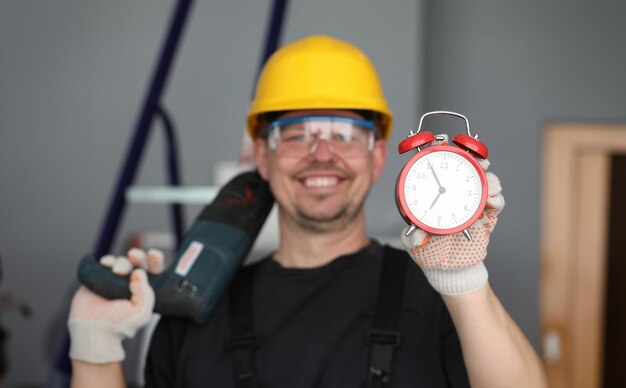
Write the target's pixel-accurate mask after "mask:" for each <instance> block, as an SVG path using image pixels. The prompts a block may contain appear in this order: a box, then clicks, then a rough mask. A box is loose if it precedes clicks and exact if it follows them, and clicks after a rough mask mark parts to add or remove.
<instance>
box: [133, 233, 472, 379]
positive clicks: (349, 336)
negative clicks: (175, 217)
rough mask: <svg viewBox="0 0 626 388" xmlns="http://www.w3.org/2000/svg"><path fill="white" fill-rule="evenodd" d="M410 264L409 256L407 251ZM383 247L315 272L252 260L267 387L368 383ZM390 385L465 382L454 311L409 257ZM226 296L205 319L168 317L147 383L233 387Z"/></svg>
mask: <svg viewBox="0 0 626 388" xmlns="http://www.w3.org/2000/svg"><path fill="white" fill-rule="evenodd" d="M402 254H404V255H405V256H406V260H409V261H410V260H411V259H410V258H409V256H408V255H407V254H405V253H402ZM382 256H383V248H382V246H381V245H379V244H378V243H376V242H373V243H372V244H370V245H369V246H368V247H366V248H364V249H362V250H361V251H359V252H357V253H355V254H350V255H346V256H342V257H339V258H337V259H335V260H334V261H332V262H331V263H329V264H327V265H325V266H323V267H319V268H313V269H293V268H283V267H282V266H281V265H280V264H278V263H277V262H276V261H274V260H273V259H272V258H266V259H264V260H262V261H261V262H258V263H256V264H253V265H256V266H258V268H257V269H256V271H255V275H254V276H255V278H254V283H253V286H252V290H253V317H254V322H255V330H256V333H257V335H258V336H259V342H260V347H259V348H258V349H257V350H256V352H255V357H256V358H255V361H256V368H257V376H258V381H259V385H260V387H261V388H278V387H285V388H308V387H311V388H313V387H324V388H333V387H337V388H350V387H354V388H359V387H364V386H366V385H365V384H366V381H367V377H368V376H367V373H368V367H369V364H368V361H369V347H368V346H367V345H366V343H365V337H366V333H367V331H368V330H369V329H370V328H371V325H372V316H373V312H374V307H375V302H376V295H377V288H378V282H379V273H380V268H381V264H382ZM408 264H409V265H407V271H406V282H405V289H404V296H403V303H402V306H403V307H402V315H401V318H400V325H399V331H400V332H401V334H402V343H401V345H400V348H399V349H397V351H396V352H395V355H394V363H393V370H392V374H391V385H390V387H416V388H417V387H428V388H438V387H453V388H457V387H469V382H468V380H467V374H466V371H465V366H464V363H463V358H462V354H461V348H460V344H459V340H458V337H457V334H456V331H455V329H454V326H453V325H452V321H451V319H450V316H449V314H448V312H447V310H446V308H445V305H444V304H443V301H442V299H441V297H440V295H439V294H437V293H436V292H435V291H434V290H433V289H432V288H431V287H430V285H429V284H428V283H427V281H426V278H425V277H424V275H423V274H422V272H421V270H420V269H419V268H418V267H417V265H415V264H414V263H413V262H411V263H408ZM229 332H230V327H229V318H228V295H225V296H224V297H223V298H222V300H221V301H220V303H219V304H218V306H217V307H216V310H215V311H214V313H213V316H212V317H211V319H210V320H209V321H208V322H207V323H206V324H204V325H197V324H195V323H194V322H192V321H190V320H187V319H181V318H169V317H163V318H161V321H160V322H159V325H158V327H157V329H156V330H155V332H154V335H153V337H152V343H151V347H150V351H149V354H148V359H147V363H146V372H145V374H146V376H145V377H146V387H149V388H155V387H157V388H161V387H163V388H166V387H167V388H173V387H176V388H182V387H216V388H231V387H234V372H233V363H232V358H231V355H230V353H229V352H228V351H227V350H225V342H226V340H227V339H228V338H229Z"/></svg>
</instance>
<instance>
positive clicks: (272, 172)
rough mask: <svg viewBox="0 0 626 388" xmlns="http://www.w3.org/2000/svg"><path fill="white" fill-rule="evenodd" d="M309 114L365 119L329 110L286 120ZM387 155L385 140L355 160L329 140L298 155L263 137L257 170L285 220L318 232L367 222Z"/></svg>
mask: <svg viewBox="0 0 626 388" xmlns="http://www.w3.org/2000/svg"><path fill="white" fill-rule="evenodd" d="M308 115H325V116H326V115H328V116H341V117H352V118H361V117H360V116H359V115H358V114H356V113H354V112H352V111H346V110H333V109H323V110H304V111H293V112H289V113H287V114H285V115H283V116H281V119H285V118H292V117H300V116H308ZM385 157H386V150H385V143H384V141H382V140H376V141H375V143H374V148H373V150H372V151H369V152H367V153H366V154H365V155H363V156H358V157H350V158H342V156H341V155H337V154H336V153H335V152H334V151H333V149H332V147H331V146H330V145H329V143H328V142H327V141H326V140H318V141H317V143H316V146H313V147H312V149H311V152H308V153H304V154H303V155H299V156H297V157H296V156H281V155H277V154H276V153H275V152H273V151H272V150H270V149H269V147H268V144H267V141H265V140H263V139H257V140H256V142H255V158H256V163H257V167H258V169H259V173H260V174H261V176H263V178H265V179H267V180H268V181H269V184H270V187H271V189H272V192H273V193H274V197H275V198H276V202H277V203H278V205H279V209H280V219H281V222H282V223H288V224H290V225H291V224H293V225H297V226H298V227H300V228H302V229H305V230H308V231H311V232H316V233H324V232H327V231H333V230H340V229H342V228H346V227H348V226H351V225H352V224H353V223H354V222H361V223H362V224H364V214H363V203H364V201H365V197H366V196H367V193H368V192H369V189H370V187H371V185H372V183H373V182H374V181H376V180H377V179H378V178H379V177H380V174H381V172H382V169H383V166H384V162H385Z"/></svg>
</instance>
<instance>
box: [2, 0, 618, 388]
mask: <svg viewBox="0 0 626 388" xmlns="http://www.w3.org/2000/svg"><path fill="white" fill-rule="evenodd" d="M171 3H173V2H166V1H164V0H159V1H154V0H153V1H147V0H144V1H135V2H128V1H121V0H117V1H107V2H79V1H69V0H59V1H56V2H38V1H34V0H5V1H2V2H0V254H1V255H2V258H3V267H4V268H3V270H4V278H3V280H2V283H0V291H3V292H6V291H12V292H15V293H16V294H18V295H19V296H20V297H21V298H23V299H24V300H26V301H27V302H28V303H29V304H30V305H31V306H32V307H33V310H34V317H33V318H32V319H31V320H24V319H22V318H20V317H19V316H18V315H17V314H15V313H6V314H3V315H2V317H1V318H2V324H3V325H4V326H5V327H7V329H8V330H9V331H10V333H11V338H10V343H9V348H8V350H9V357H10V359H11V362H12V369H11V374H10V379H9V382H10V384H11V385H16V384H18V383H38V382H43V381H45V379H46V378H47V376H48V373H49V370H50V369H49V368H50V364H51V360H52V358H53V357H54V355H55V353H56V351H57V348H58V343H59V341H60V337H59V335H60V333H62V325H63V320H64V314H65V309H66V308H67V306H66V304H67V301H68V298H69V295H70V292H71V291H72V289H73V287H74V276H75V275H74V271H75V267H76V264H77V262H78V260H79V258H80V257H81V256H82V255H83V254H84V253H85V252H88V251H89V250H90V249H91V247H92V245H93V243H94V240H95V238H96V235H97V233H98V230H99V227H100V222H101V221H102V219H103V214H104V212H105V209H106V206H107V203H108V199H109V195H110V192H111V190H112V185H113V183H114V181H115V179H116V176H117V172H118V169H119V168H120V164H121V161H122V157H123V155H124V154H125V151H126V147H127V142H128V140H129V136H130V131H131V130H132V128H133V124H134V122H135V120H136V116H137V111H138V109H139V107H140V103H141V100H142V97H143V95H144V93H145V89H146V85H147V81H148V79H149V77H150V75H151V70H152V65H153V61H154V59H155V57H156V55H157V52H158V49H159V47H160V42H161V38H162V35H163V32H164V29H165V24H166V23H167V21H168V18H169V12H170V10H171ZM269 5H270V2H269V0H267V1H254V2H250V1H243V0H233V1H229V2H217V1H211V2H209V1H198V2H196V4H195V6H194V14H193V16H192V18H191V21H190V24H189V26H188V27H189V28H188V29H187V32H186V36H185V40H184V44H183V46H182V47H181V51H180V55H179V57H178V59H177V61H176V67H175V71H174V73H173V75H172V77H171V79H170V82H169V87H168V90H167V94H166V96H165V104H166V105H167V107H168V108H169V110H170V112H171V113H172V115H173V117H174V119H175V121H176V123H177V125H178V128H179V131H180V148H181V150H182V152H183V155H182V158H183V159H182V163H183V168H184V176H183V178H184V181H185V183H187V184H200V185H204V184H208V183H210V182H211V179H212V167H213V165H214V164H215V163H216V162H217V161H220V160H236V158H237V153H238V150H239V142H240V140H241V134H242V131H243V113H244V111H245V109H246V106H247V104H248V98H249V95H250V88H251V84H252V81H253V76H254V73H255V71H256V65H257V61H258V57H259V53H260V47H261V44H262V40H263V33H264V26H265V19H266V16H267V10H268V7H269ZM625 14H626V5H625V4H622V3H621V2H613V1H610V2H609V1H592V0H582V1H565V0H558V1H556V0H555V1H551V2H543V1H540V0H529V1H524V2H520V1H510V0H509V1H501V0H500V1H496V0H491V1H490V0H480V1H474V2H459V1H452V0H437V1H426V2H422V1H409V0H402V1H400V0H396V1H393V2H385V3H384V4H383V3H381V2H377V1H375V0H367V1H364V0H342V1H333V0H323V1H322V0H319V1H315V2H311V1H309V2H307V1H304V0H300V1H295V0H294V1H292V7H291V8H290V11H289V18H288V22H287V26H286V28H287V30H286V35H285V40H293V39H296V38H299V37H301V36H304V35H306V34H310V33H320V32H324V33H330V34H334V35H337V36H338V37H341V38H344V39H348V40H351V41H353V42H354V43H356V44H357V45H359V46H361V47H362V48H363V49H364V50H365V51H366V52H367V53H368V54H369V55H370V56H371V57H372V59H373V61H374V63H375V64H376V65H377V66H378V68H379V70H380V74H381V77H382V80H383V83H384V85H385V89H386V93H387V97H388V99H389V102H390V104H391V107H392V109H393V110H394V112H395V113H396V130H395V132H394V135H393V138H392V139H391V142H390V147H389V153H390V160H389V164H388V166H387V168H386V172H385V174H384V176H383V178H382V179H381V183H380V184H379V185H378V186H377V187H376V188H375V189H374V190H373V192H372V195H371V198H370V201H369V203H368V211H369V212H370V213H369V217H370V218H369V220H368V221H369V226H370V231H371V233H372V234H374V235H376V236H380V237H382V238H394V237H395V236H396V234H397V231H399V230H400V228H401V227H402V221H401V220H400V219H399V217H398V216H397V212H396V210H395V207H394V204H393V200H392V195H393V194H392V193H393V184H394V182H395V177H396V174H397V172H398V171H399V169H400V166H401V163H402V162H403V161H404V160H405V158H402V157H398V156H396V155H395V146H396V144H397V142H398V141H399V140H400V139H401V138H402V137H403V136H404V135H405V134H406V132H407V131H408V129H411V128H413V127H414V126H415V124H416V121H417V119H418V118H419V116H420V114H421V113H422V112H423V111H425V110H433V109H449V110H455V111H459V112H462V113H465V114H467V115H468V116H469V118H470V122H471V123H472V125H473V129H475V130H476V131H477V132H478V133H479V134H480V135H481V139H482V140H484V141H485V142H486V143H487V144H488V145H489V147H490V150H491V157H490V159H491V161H492V166H493V167H492V170H493V171H494V172H496V173H497V174H498V175H499V176H500V177H501V179H502V181H503V186H504V194H505V197H506V199H507V206H506V208H505V210H504V212H503V213H502V217H501V221H500V224H499V226H498V228H497V229H496V232H495V236H494V239H493V241H492V244H491V248H490V257H489V259H488V268H489V270H490V276H491V281H492V283H493V285H494V287H495V288H496V291H497V292H498V294H499V295H500V297H501V299H502V301H503V303H504V304H505V306H506V307H507V308H508V310H509V311H510V312H511V314H512V315H513V317H514V318H515V319H516V320H517V321H518V322H519V324H520V326H521V327H522V329H523V330H524V331H525V332H526V334H527V335H528V336H529V337H530V338H531V340H532V341H533V343H534V344H535V345H536V344H537V343H538V314H537V303H538V302H537V298H538V289H537V285H538V270H539V267H538V257H537V256H538V245H539V241H540V236H541V234H540V233H541V231H540V230H539V211H540V198H539V190H540V177H541V141H542V128H543V126H544V124H545V121H546V120H552V119H583V120H623V119H625V116H626V115H625V114H624V101H626V98H625V97H626V96H625V94H626V85H625V83H626V77H625V76H624V75H623V69H624V68H626V66H624V65H625V63H624V62H625V60H626V54H625V53H624V49H623V44H622V43H621V42H620V39H621V38H622V37H623V36H626V25H625V24H624V23H623V22H622V20H621V19H623V15H625ZM453 124H454V123H450V125H453ZM446 125H448V124H447V123H446ZM163 176H164V173H163V162H162V142H161V139H160V136H159V133H158V131H155V135H154V136H153V137H152V138H151V140H150V144H149V152H148V153H147V155H146V157H145V159H144V162H143V165H142V169H141V173H140V176H139V177H138V181H139V183H141V184H159V183H161V182H163ZM197 210H198V209H197V208H195V207H190V208H189V210H188V219H191V218H192V217H193V216H194V215H195V212H196V211H197ZM166 228H167V213H166V211H165V209H164V208H162V207H159V206H155V205H133V206H132V207H131V208H129V209H128V211H127V214H126V217H125V223H124V227H123V230H122V231H121V234H120V236H121V237H122V238H123V237H126V236H128V234H129V233H131V232H134V231H138V230H165V229H166Z"/></svg>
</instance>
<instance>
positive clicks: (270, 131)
mask: <svg viewBox="0 0 626 388" xmlns="http://www.w3.org/2000/svg"><path fill="white" fill-rule="evenodd" d="M312 120H326V121H340V122H349V123H351V124H353V125H358V126H360V127H363V128H365V129H367V130H368V134H367V135H368V140H367V152H372V151H373V150H374V143H375V141H376V140H377V139H378V132H377V131H376V126H375V123H374V121H373V120H365V119H357V118H354V117H346V116H333V115H310V116H297V117H289V118H284V119H278V120H273V121H271V122H270V123H268V125H267V127H266V129H265V131H264V133H263V138H265V139H266V140H267V142H268V145H269V147H270V149H271V150H272V152H276V148H277V145H278V144H277V139H278V137H279V136H280V133H279V130H280V127H281V126H283V125H288V124H295V123H300V122H306V121H312ZM272 140H273V141H272ZM320 140H326V141H327V142H329V139H322V138H320V137H318V138H316V139H315V140H314V142H313V143H312V144H311V148H310V149H309V152H308V153H309V154H310V153H312V152H314V150H315V148H316V147H317V144H318V142H319V141H320ZM328 144H329V146H330V147H331V149H332V150H333V151H332V152H333V153H334V154H337V153H336V152H335V150H334V148H333V146H332V143H330V142H329V143H328Z"/></svg>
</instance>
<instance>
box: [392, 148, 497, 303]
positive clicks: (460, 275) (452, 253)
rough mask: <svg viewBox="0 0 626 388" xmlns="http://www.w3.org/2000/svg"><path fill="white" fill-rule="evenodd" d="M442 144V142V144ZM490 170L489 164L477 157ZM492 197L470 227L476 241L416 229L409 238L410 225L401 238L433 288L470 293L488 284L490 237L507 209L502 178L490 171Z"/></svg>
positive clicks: (458, 293)
mask: <svg viewBox="0 0 626 388" xmlns="http://www.w3.org/2000/svg"><path fill="white" fill-rule="evenodd" d="M439 144H441V142H439ZM476 159H477V160H478V162H479V164H480V165H481V167H482V168H483V169H484V170H485V171H487V168H488V167H489V161H488V160H487V159H481V158H478V157H477V158H476ZM486 176H487V186H488V194H487V195H488V196H487V203H486V205H485V209H484V210H483V214H482V215H481V217H480V218H479V219H478V220H476V222H474V224H472V226H470V227H469V232H470V233H471V235H472V240H467V238H466V237H465V236H464V235H463V233H462V232H459V233H456V234H452V235H445V236H444V235H441V236H440V235H430V234H428V233H426V232H425V231H423V230H421V229H416V230H414V231H413V233H411V234H410V235H409V236H408V237H407V236H406V232H407V231H408V229H409V226H407V227H406V228H404V230H403V231H402V235H401V237H400V238H401V239H402V243H403V245H404V247H405V248H406V250H407V252H408V253H409V254H410V255H411V258H413V260H414V261H415V262H416V263H417V265H419V267H420V268H421V269H422V271H423V272H424V274H425V275H426V278H427V279H428V282H429V283H430V285H431V286H432V287H433V288H434V289H435V290H436V291H437V292H439V293H440V294H442V295H461V294H466V293H469V292H472V291H475V290H478V289H479V288H482V287H483V286H484V285H485V284H487V278H488V274H487V268H486V267H485V265H484V263H483V261H484V260H485V258H486V257H487V245H488V244H489V237H490V235H491V232H492V231H493V229H494V227H495V226H496V223H497V222H498V213H500V211H501V210H502V208H503V207H504V197H503V196H502V194H501V191H502V187H501V186H500V180H499V179H498V177H497V176H496V175H495V174H493V173H491V172H487V173H486Z"/></svg>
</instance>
